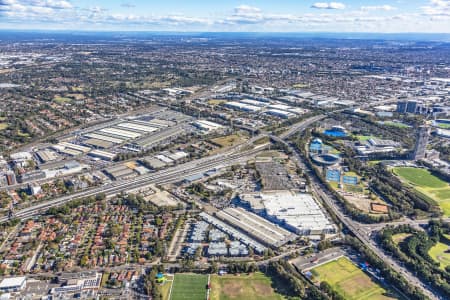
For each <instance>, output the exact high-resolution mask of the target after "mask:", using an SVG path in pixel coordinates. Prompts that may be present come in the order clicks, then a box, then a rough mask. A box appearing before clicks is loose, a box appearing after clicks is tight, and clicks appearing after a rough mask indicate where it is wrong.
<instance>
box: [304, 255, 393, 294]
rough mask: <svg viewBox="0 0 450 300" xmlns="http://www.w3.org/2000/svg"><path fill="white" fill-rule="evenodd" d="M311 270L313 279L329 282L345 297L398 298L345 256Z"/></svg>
mask: <svg viewBox="0 0 450 300" xmlns="http://www.w3.org/2000/svg"><path fill="white" fill-rule="evenodd" d="M311 272H312V273H313V275H314V277H313V281H315V282H322V281H326V282H328V284H330V285H331V286H332V287H333V289H334V290H335V291H337V292H338V293H339V294H340V295H341V296H342V297H344V298H345V299H349V300H364V299H370V300H381V299H398V297H396V296H395V295H394V294H392V293H389V292H388V291H387V290H385V289H384V288H383V287H381V286H380V285H379V284H378V283H377V282H375V281H374V280H372V278H371V277H369V275H367V274H366V273H364V272H363V271H362V270H360V269H359V268H358V267H357V266H356V265H354V264H353V263H352V262H351V261H350V260H349V259H347V258H345V257H341V258H340V259H338V260H335V261H331V262H329V263H326V264H324V265H321V266H318V267H316V268H314V269H313V270H311Z"/></svg>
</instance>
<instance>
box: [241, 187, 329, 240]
mask: <svg viewBox="0 0 450 300" xmlns="http://www.w3.org/2000/svg"><path fill="white" fill-rule="evenodd" d="M240 198H241V201H242V202H243V203H245V204H247V205H249V206H250V207H251V209H252V210H253V211H254V212H255V213H258V214H259V215H262V216H264V217H265V218H267V219H268V220H270V221H272V222H275V223H277V224H280V226H283V227H285V228H286V229H288V230H290V231H292V232H295V233H296V234H299V235H321V234H333V233H336V226H335V225H334V224H333V223H332V222H331V221H330V220H329V219H328V218H327V217H326V215H325V213H324V211H323V209H322V208H321V207H320V206H319V205H318V204H317V202H316V201H315V200H314V199H313V197H312V196H311V195H310V194H304V193H297V192H290V191H278V192H264V193H253V194H246V195H242V196H241V197H240Z"/></svg>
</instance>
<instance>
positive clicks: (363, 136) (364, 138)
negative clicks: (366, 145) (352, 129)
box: [356, 135, 374, 142]
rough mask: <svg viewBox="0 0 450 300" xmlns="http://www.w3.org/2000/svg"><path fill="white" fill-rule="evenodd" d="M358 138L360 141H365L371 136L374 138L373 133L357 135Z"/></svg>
mask: <svg viewBox="0 0 450 300" xmlns="http://www.w3.org/2000/svg"><path fill="white" fill-rule="evenodd" d="M356 138H357V139H358V140H359V141H360V142H365V141H368V140H369V139H371V138H374V136H373V135H357V136H356Z"/></svg>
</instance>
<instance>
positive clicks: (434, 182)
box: [394, 167, 450, 217]
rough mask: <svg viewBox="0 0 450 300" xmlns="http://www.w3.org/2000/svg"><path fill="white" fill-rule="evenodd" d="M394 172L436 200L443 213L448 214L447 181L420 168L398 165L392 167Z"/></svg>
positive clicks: (448, 195)
mask: <svg viewBox="0 0 450 300" xmlns="http://www.w3.org/2000/svg"><path fill="white" fill-rule="evenodd" d="M394 174H396V175H397V176H399V177H400V178H401V179H402V180H403V181H406V182H407V183H409V184H411V185H412V186H414V188H415V189H417V190H418V191H419V192H420V193H423V194H424V195H426V196H428V197H430V198H431V199H433V200H434V201H436V202H437V203H438V204H439V206H440V207H441V209H442V211H443V212H444V215H445V216H447V217H448V216H450V185H449V184H448V183H447V182H445V181H444V180H441V179H440V178H438V177H436V176H434V175H433V174H431V172H430V171H428V170H426V169H420V168H411V167H398V168H394Z"/></svg>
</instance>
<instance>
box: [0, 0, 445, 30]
mask: <svg viewBox="0 0 450 300" xmlns="http://www.w3.org/2000/svg"><path fill="white" fill-rule="evenodd" d="M129 1H130V2H131V1H133V0H129ZM427 1H428V3H427V6H426V7H419V9H422V11H421V13H410V14H404V13H403V14H397V15H394V16H386V14H383V13H382V12H383V11H394V10H395V8H394V7H391V6H390V5H387V4H386V5H376V6H365V7H364V6H363V7H361V8H360V9H355V10H344V11H340V12H339V13H336V12H332V11H331V10H336V9H344V8H345V5H344V4H342V3H338V2H318V3H315V4H314V8H318V10H316V11H315V12H310V13H303V14H302V13H298V14H290V13H289V12H288V13H285V14H275V13H270V12H266V11H263V10H262V9H260V8H258V7H254V6H250V5H240V6H237V7H235V8H233V9H231V10H230V11H229V12H228V13H225V14H222V15H217V14H216V15H214V16H213V15H210V16H209V17H206V16H205V17H199V16H197V15H183V14H168V15H151V14H150V15H149V14H146V13H145V12H135V14H130V13H128V12H129V11H130V10H127V9H124V8H122V9H121V10H120V9H119V10H113V9H112V10H111V11H110V10H107V9H105V8H102V7H100V6H91V7H89V6H88V5H86V6H84V7H78V6H76V5H75V4H74V3H76V1H74V0H72V1H68V0H0V28H1V27H4V28H11V27H12V26H15V25H17V26H19V25H22V24H23V28H25V27H26V26H28V28H30V27H31V28H55V29H93V28H96V29H97V28H98V29H102V30H103V29H114V30H115V29H119V30H128V29H136V28H139V29H142V30H183V31H189V30H192V31H201V30H205V31H209V30H212V31H227V30H230V31H297V32H298V31H302V30H306V31H308V30H328V31H360V30H369V29H370V30H372V31H373V30H376V31H390V32H395V31H397V32H401V31H405V30H408V31H417V32H419V31H440V32H445V31H447V32H449V29H447V28H450V13H449V10H450V0H449V1H447V0H446V1H444V0H427ZM92 3H94V1H92ZM119 3H129V2H127V0H123V1H121V2H119ZM131 3H133V2H131ZM93 5H94V4H93ZM399 7H400V6H399Z"/></svg>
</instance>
